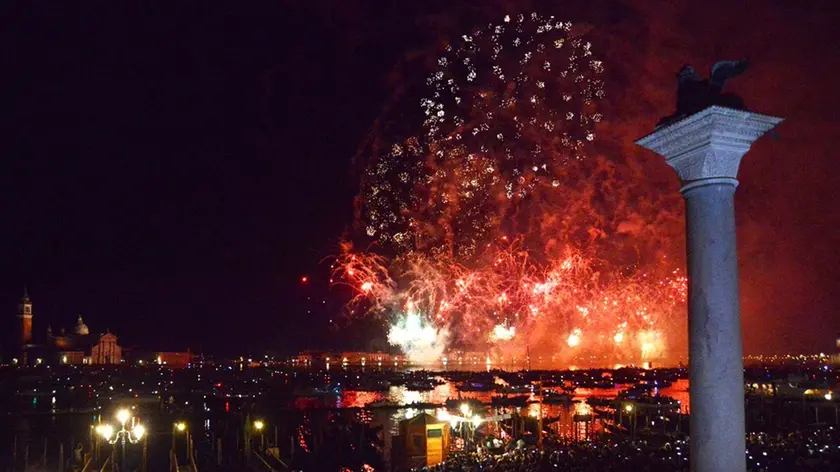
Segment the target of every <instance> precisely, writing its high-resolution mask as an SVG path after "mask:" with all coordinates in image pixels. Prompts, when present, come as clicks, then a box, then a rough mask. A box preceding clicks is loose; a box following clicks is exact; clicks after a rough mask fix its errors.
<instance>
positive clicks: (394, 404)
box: [365, 400, 402, 410]
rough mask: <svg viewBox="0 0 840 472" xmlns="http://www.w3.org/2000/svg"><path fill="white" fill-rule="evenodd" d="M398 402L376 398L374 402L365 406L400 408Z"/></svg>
mask: <svg viewBox="0 0 840 472" xmlns="http://www.w3.org/2000/svg"><path fill="white" fill-rule="evenodd" d="M401 407H402V405H400V404H399V403H398V402H393V401H390V400H376V401H374V402H370V403H366V404H365V408H389V409H395V410H396V409H398V408H401Z"/></svg>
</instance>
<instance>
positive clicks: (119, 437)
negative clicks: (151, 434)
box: [96, 408, 146, 469]
mask: <svg viewBox="0 0 840 472" xmlns="http://www.w3.org/2000/svg"><path fill="white" fill-rule="evenodd" d="M115 416H116V418H117V421H118V422H119V423H120V429H119V430H115V429H114V426H112V425H111V424H110V423H102V424H99V425H97V426H96V433H97V434H98V435H99V436H100V437H102V439H104V440H106V441H108V444H117V443H119V444H120V447H121V449H122V451H121V459H120V462H121V467H120V468H121V469H125V444H126V441H128V442H130V443H131V444H135V443H137V442H139V441H140V440H141V439H143V437H144V436H145V435H146V428H145V427H144V426H143V425H142V424H140V423H136V424H134V423H132V424H131V426H130V427H129V428H128V429H126V427H125V426H126V423H128V422H129V420H131V418H132V417H133V415H132V413H131V410H129V409H126V408H123V409H121V410H119V411H117V414H116V415H115Z"/></svg>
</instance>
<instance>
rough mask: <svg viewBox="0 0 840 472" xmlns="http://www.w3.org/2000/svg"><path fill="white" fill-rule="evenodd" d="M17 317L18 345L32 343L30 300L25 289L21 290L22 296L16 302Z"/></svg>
mask: <svg viewBox="0 0 840 472" xmlns="http://www.w3.org/2000/svg"><path fill="white" fill-rule="evenodd" d="M18 318H19V319H20V345H21V346H26V345H28V344H32V301H31V300H30V299H29V293H27V291H26V289H24V290H23V298H21V299H20V303H19V304H18Z"/></svg>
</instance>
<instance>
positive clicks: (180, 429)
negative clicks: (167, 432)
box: [172, 421, 190, 455]
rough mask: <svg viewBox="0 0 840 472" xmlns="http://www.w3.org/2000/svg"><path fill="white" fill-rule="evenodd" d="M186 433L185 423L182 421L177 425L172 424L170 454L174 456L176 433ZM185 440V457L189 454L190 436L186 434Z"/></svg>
mask: <svg viewBox="0 0 840 472" xmlns="http://www.w3.org/2000/svg"><path fill="white" fill-rule="evenodd" d="M186 431H187V423H185V422H183V421H178V422H177V423H172V453H173V454H175V439H176V438H177V434H176V433H184V432H186ZM186 439H187V455H189V453H190V435H189V433H186Z"/></svg>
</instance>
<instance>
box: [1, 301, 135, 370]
mask: <svg viewBox="0 0 840 472" xmlns="http://www.w3.org/2000/svg"><path fill="white" fill-rule="evenodd" d="M17 318H18V327H17V329H16V330H15V332H16V333H17V334H16V337H17V339H16V340H15V343H14V345H15V346H16V348H17V351H16V352H15V353H14V355H13V356H10V357H12V358H15V359H18V362H17V363H18V364H19V365H24V366H25V365H35V364H40V363H46V364H51V365H58V364H65V365H79V364H119V363H120V362H121V361H122V348H121V347H120V346H119V344H117V337H116V336H115V335H114V334H113V333H111V332H109V331H107V330H106V332H105V333H104V334H101V335H96V334H91V333H90V329H89V328H88V326H87V325H86V324H85V323H84V321H83V320H82V317H81V316H79V317H78V319H77V321H76V326H75V327H74V329H73V330H72V333H70V334H68V333H66V332H65V331H64V329H63V328H62V329H60V330H59V332H58V334H56V333H54V332H53V329H52V326H47V328H46V337H44V338H41V337H39V338H38V340H36V339H35V336H34V331H33V318H34V317H33V308H32V300H31V299H30V298H29V294H28V293H27V292H26V291H25V290H24V294H23V298H21V300H20V303H19V304H18V314H17ZM37 359H41V362H40V363H38V362H36V360H37Z"/></svg>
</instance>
